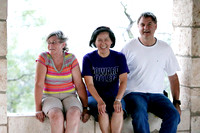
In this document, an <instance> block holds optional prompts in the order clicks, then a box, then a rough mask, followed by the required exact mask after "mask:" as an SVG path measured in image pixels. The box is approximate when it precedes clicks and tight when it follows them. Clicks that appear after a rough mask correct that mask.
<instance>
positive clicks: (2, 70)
mask: <svg viewBox="0 0 200 133" xmlns="http://www.w3.org/2000/svg"><path fill="white" fill-rule="evenodd" d="M6 19H7V0H0V133H7V103H6V88H7V59H6V54H7V22H6Z"/></svg>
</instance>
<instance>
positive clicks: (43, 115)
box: [35, 111, 45, 122]
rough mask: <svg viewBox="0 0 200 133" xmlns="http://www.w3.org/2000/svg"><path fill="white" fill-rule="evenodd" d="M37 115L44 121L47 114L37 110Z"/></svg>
mask: <svg viewBox="0 0 200 133" xmlns="http://www.w3.org/2000/svg"><path fill="white" fill-rule="evenodd" d="M35 115H36V118H37V119H38V120H39V121H40V122H44V118H45V114H44V113H43V112H42V111H37V112H36V113H35Z"/></svg>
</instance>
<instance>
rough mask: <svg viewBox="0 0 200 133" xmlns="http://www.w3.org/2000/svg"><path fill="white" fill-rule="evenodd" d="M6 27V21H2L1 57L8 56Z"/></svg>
mask: <svg viewBox="0 0 200 133" xmlns="http://www.w3.org/2000/svg"><path fill="white" fill-rule="evenodd" d="M0 3H1V2H0ZM0 7H1V6H0ZM0 12H1V11H0ZM6 26H7V25H6V21H5V22H3V21H0V40H1V41H0V56H6V54H7V27H6Z"/></svg>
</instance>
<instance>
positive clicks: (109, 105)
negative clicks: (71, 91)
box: [88, 96, 127, 121]
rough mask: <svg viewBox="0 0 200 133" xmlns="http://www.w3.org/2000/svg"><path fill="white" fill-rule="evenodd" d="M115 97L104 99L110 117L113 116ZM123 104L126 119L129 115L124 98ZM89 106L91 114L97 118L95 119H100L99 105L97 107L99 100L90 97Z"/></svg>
mask: <svg viewBox="0 0 200 133" xmlns="http://www.w3.org/2000/svg"><path fill="white" fill-rule="evenodd" d="M114 101H115V99H110V98H109V99H104V102H105V104H106V112H107V114H108V116H109V118H111V117H112V113H113V112H114V108H113V104H114ZM121 104H122V110H123V111H124V119H125V118H126V117H127V112H126V109H125V101H124V99H122V100H121ZM88 106H89V108H90V114H91V115H92V116H93V117H94V118H95V121H98V115H99V113H98V107H97V101H96V100H95V99H94V98H93V97H92V96H89V97H88Z"/></svg>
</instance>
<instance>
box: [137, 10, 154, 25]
mask: <svg viewBox="0 0 200 133" xmlns="http://www.w3.org/2000/svg"><path fill="white" fill-rule="evenodd" d="M142 17H144V18H148V17H151V19H152V21H153V22H154V23H155V24H157V18H156V16H155V15H154V14H153V13H151V12H144V13H142V14H141V15H140V17H139V18H138V20H137V24H139V21H140V19H141V18H142Z"/></svg>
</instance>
